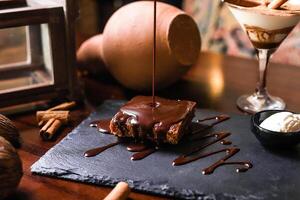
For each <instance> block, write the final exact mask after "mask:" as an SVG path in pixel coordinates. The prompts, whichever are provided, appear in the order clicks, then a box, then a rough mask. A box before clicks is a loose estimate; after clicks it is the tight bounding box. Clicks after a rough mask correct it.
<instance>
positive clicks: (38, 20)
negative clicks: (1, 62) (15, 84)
mask: <svg viewBox="0 0 300 200" xmlns="http://www.w3.org/2000/svg"><path fill="white" fill-rule="evenodd" d="M75 5H76V0H67V1H63V0H45V1H44V0H43V1H39V0H28V6H27V7H18V8H13V9H6V10H0V28H9V27H16V26H26V25H40V24H47V25H48V31H49V38H50V45H49V46H47V47H46V48H48V49H50V53H51V56H52V59H51V60H50V61H49V62H50V63H52V66H53V67H52V68H53V80H52V81H51V80H50V81H49V82H48V83H46V84H37V85H33V86H32V87H30V88H22V87H21V88H17V89H15V90H11V91H5V93H3V92H2V93H1V91H0V107H3V106H7V105H13V104H19V103H27V102H33V101H39V100H45V99H53V98H61V97H63V98H66V97H69V98H74V97H75V93H74V91H75V88H76V86H75V85H76V84H75V83H76V80H75V70H74V68H73V66H74V65H75V35H74V34H75V33H74V31H75V27H74V21H75V20H76V18H77V16H78V7H76V6H75ZM76 13H77V14H76ZM36 27H37V26H31V27H30V28H29V32H30V33H31V34H30V36H31V37H32V38H31V40H30V46H31V48H30V51H31V55H32V57H31V63H30V64H29V65H24V66H16V67H10V69H9V70H7V69H6V70H5V73H4V70H2V72H1V76H2V77H4V76H7V77H9V76H12V74H14V73H15V72H16V71H18V72H21V73H26V71H33V72H34V73H36V74H35V75H36V76H38V77H40V78H41V79H43V77H44V78H46V73H45V70H44V71H43V70H41V69H43V68H42V67H41V66H43V67H44V68H45V67H46V66H45V65H47V64H45V65H44V64H43V63H42V62H41V58H40V57H39V56H38V55H39V52H40V51H41V48H42V47H40V46H38V45H36V43H35V44H34V43H33V42H32V41H33V38H34V39H35V40H38V41H39V40H41V38H39V35H38V34H36V33H37V32H38V31H37V28H36ZM43 45H46V44H43ZM45 80H46V79H45ZM46 82H47V81H46Z"/></svg>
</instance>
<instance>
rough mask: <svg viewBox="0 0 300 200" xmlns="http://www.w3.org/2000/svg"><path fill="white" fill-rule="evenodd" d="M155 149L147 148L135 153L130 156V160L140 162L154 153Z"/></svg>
mask: <svg viewBox="0 0 300 200" xmlns="http://www.w3.org/2000/svg"><path fill="white" fill-rule="evenodd" d="M156 150H157V149H156V148H147V149H145V150H143V151H141V152H138V153H135V154H133V155H132V156H131V160H142V159H144V158H146V157H147V156H149V155H151V154H152V153H154V152H155V151H156Z"/></svg>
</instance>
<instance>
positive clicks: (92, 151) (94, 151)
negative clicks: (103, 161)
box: [84, 141, 121, 157]
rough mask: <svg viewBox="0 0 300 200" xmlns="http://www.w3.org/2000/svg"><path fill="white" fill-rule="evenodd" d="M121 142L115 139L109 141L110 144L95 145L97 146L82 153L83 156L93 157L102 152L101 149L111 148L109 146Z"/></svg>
mask: <svg viewBox="0 0 300 200" xmlns="http://www.w3.org/2000/svg"><path fill="white" fill-rule="evenodd" d="M120 143H121V142H120V141H117V142H114V143H111V144H108V145H105V146H102V147H97V148H94V149H90V150H88V151H86V152H85V153H84V156H85V157H94V156H96V155H98V154H100V153H102V152H103V151H105V150H107V149H109V148H111V147H114V146H116V145H118V144H120Z"/></svg>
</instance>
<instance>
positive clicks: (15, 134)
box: [0, 114, 20, 147]
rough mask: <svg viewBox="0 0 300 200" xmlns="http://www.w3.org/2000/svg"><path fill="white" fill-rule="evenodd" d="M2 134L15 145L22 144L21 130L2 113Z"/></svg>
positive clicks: (0, 131)
mask: <svg viewBox="0 0 300 200" xmlns="http://www.w3.org/2000/svg"><path fill="white" fill-rule="evenodd" d="M0 136H2V137H4V138H5V139H6V140H7V141H9V142H10V143H11V144H12V145H13V146H14V147H19V146H20V135H19V131H18V129H17V128H16V126H15V125H14V124H13V122H12V121H11V120H10V119H8V118H7V117H5V116H4V115H1V114H0Z"/></svg>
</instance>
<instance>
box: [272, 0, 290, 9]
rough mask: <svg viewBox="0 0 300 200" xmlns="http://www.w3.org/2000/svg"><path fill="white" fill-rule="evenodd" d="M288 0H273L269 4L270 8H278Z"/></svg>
mask: <svg viewBox="0 0 300 200" xmlns="http://www.w3.org/2000/svg"><path fill="white" fill-rule="evenodd" d="M287 1H288V0H273V1H271V3H270V4H269V5H268V8H271V9H277V8H279V7H280V6H282V5H283V4H284V3H285V2H287Z"/></svg>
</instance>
